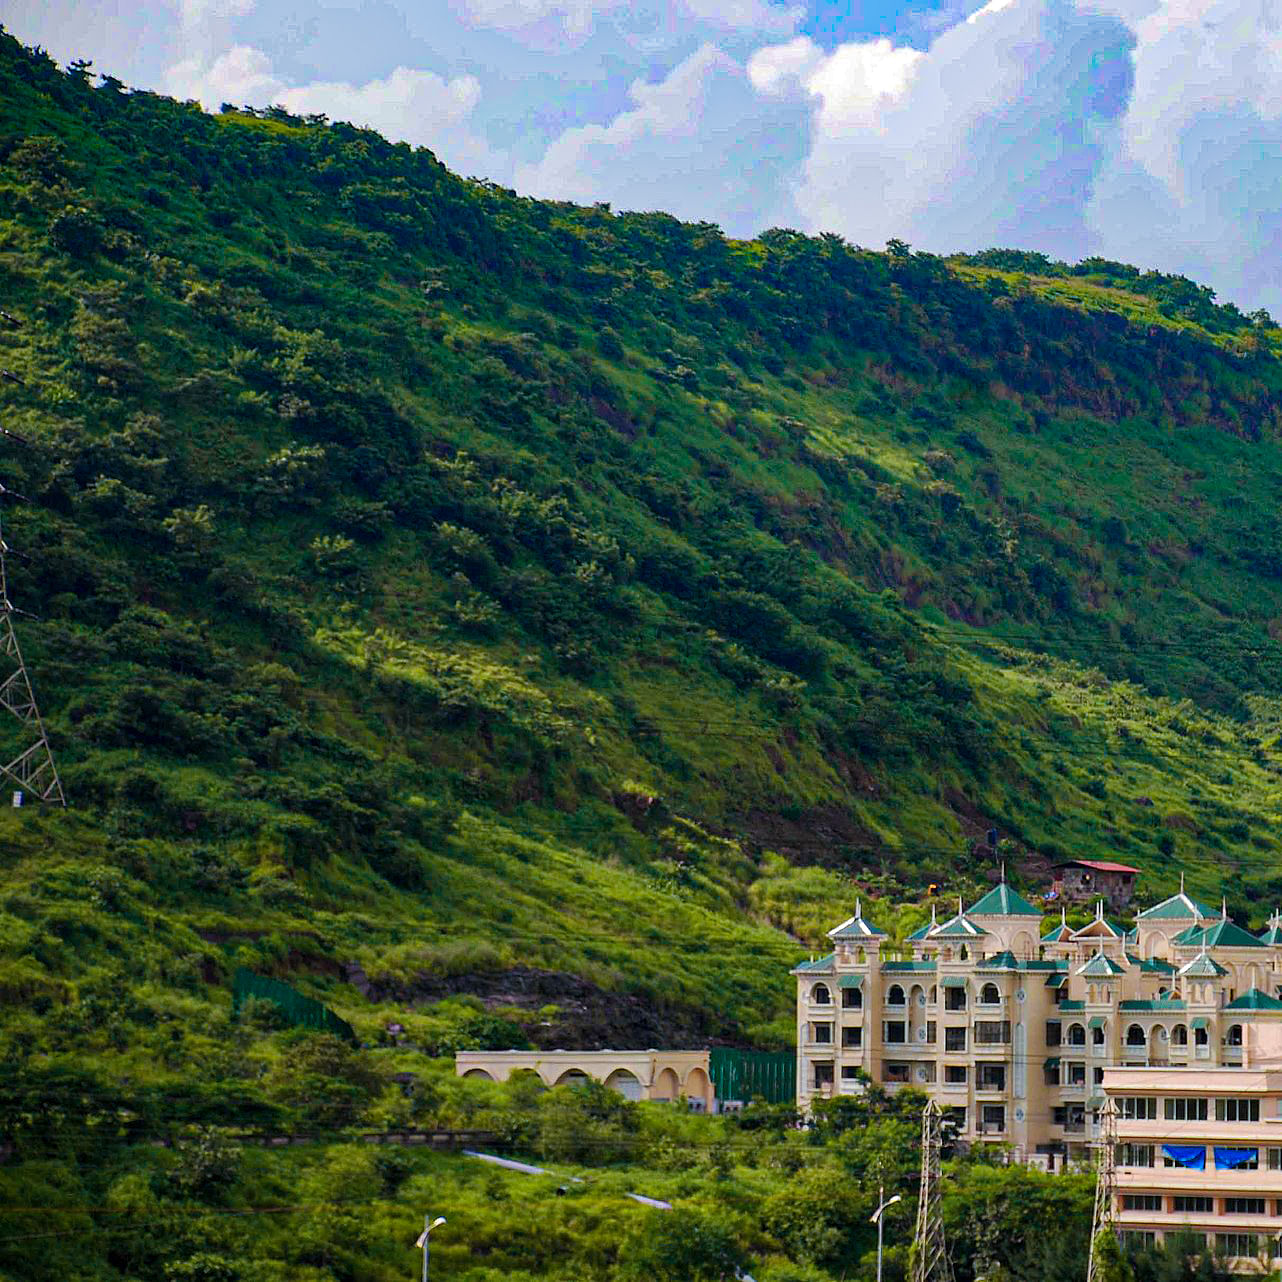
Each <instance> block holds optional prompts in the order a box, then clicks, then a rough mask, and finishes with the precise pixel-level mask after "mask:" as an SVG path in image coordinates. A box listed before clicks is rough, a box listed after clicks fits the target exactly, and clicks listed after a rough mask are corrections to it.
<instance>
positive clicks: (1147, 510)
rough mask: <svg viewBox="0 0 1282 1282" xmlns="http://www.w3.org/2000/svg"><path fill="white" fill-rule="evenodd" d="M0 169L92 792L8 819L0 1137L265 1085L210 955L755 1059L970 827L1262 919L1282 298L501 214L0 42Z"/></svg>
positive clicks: (825, 244) (712, 232) (1281, 598)
mask: <svg viewBox="0 0 1282 1282" xmlns="http://www.w3.org/2000/svg"><path fill="white" fill-rule="evenodd" d="M0 160H2V163H0V237H2V240H0V271H2V272H3V276H2V282H3V283H2V287H0V292H2V293H3V301H2V302H0V307H3V310H4V312H5V313H6V314H7V316H8V317H9V322H8V323H7V327H6V328H4V329H3V330H0V366H3V367H4V368H5V369H6V370H8V371H9V372H11V373H12V374H13V375H14V376H15V378H16V379H18V380H20V382H5V383H4V384H0V396H2V397H3V400H2V402H0V410H2V413H3V424H4V425H5V426H6V427H8V428H9V429H10V430H11V431H12V432H15V433H18V434H20V435H21V436H22V437H23V438H26V439H27V440H28V441H29V442H30V444H29V445H28V446H26V447H23V446H21V445H19V444H16V443H9V444H6V445H4V446H0V451H2V456H0V479H3V482H4V484H5V485H6V486H7V487H9V488H10V489H12V490H16V491H18V492H20V493H21V494H22V495H24V496H26V497H27V498H28V499H29V500H30V501H29V502H26V503H14V504H12V505H7V506H6V507H5V509H4V513H3V515H4V518H5V530H6V535H7V537H8V538H9V540H10V541H11V542H12V543H13V544H14V546H15V547H17V548H19V549H21V550H22V551H23V552H24V553H26V554H27V556H28V557H29V559H28V560H23V561H16V560H11V561H10V566H9V569H10V592H11V595H12V598H13V600H14V602H15V603H16V604H17V605H19V606H21V607H22V608H23V609H25V610H29V611H31V612H33V613H34V614H35V615H37V616H38V618H37V619H35V620H28V619H20V620H19V628H20V633H21V636H22V640H23V644H24V648H25V650H26V652H27V658H28V661H29V663H30V666H31V670H32V673H33V677H34V680H35V683H36V687H37V693H38V695H39V696H40V699H41V706H42V710H43V712H44V715H45V718H46V721H47V722H48V726H49V730H50V734H51V738H52V741H53V744H54V748H55V752H56V754H57V758H58V761H59V764H60V766H61V769H62V772H63V778H64V783H65V788H66V792H67V796H68V800H69V803H70V804H69V808H68V810H67V811H66V812H65V813H61V812H38V811H36V810H34V809H33V808H31V807H26V808H24V809H22V810H21V811H13V812H9V813H6V814H4V815H0V852H2V853H0V896H2V897H3V902H2V903H0V991H3V993H4V995H5V998H6V1001H5V1005H4V1012H5V1013H4V1015H3V1019H4V1021H5V1028H4V1039H5V1041H4V1045H5V1047H6V1054H7V1055H8V1063H9V1065H10V1067H11V1068H12V1070H13V1071H14V1073H15V1074H19V1075H20V1080H21V1081H22V1082H24V1083H25V1085H24V1088H23V1089H24V1091H26V1092H27V1093H26V1094H24V1095H22V1096H21V1100H20V1106H21V1108H25V1109H32V1108H36V1109H38V1108H41V1107H46V1106H47V1105H48V1104H49V1101H50V1100H55V1099H61V1098H63V1096H60V1095H59V1094H58V1093H59V1092H61V1091H65V1090H66V1089H67V1088H66V1087H65V1082H64V1079H63V1078H62V1077H60V1076H59V1075H60V1074H64V1075H65V1074H74V1075H75V1081H76V1082H77V1083H78V1085H77V1086H76V1089H78V1090H83V1091H86V1092H88V1093H89V1095H88V1096H87V1098H89V1097H93V1095H94V1093H95V1092H99V1091H106V1090H108V1089H109V1090H110V1091H111V1092H112V1093H113V1099H116V1100H117V1102H118V1103H119V1105H120V1107H128V1108H134V1107H135V1106H136V1107H138V1108H142V1105H141V1104H140V1103H139V1100H140V1099H142V1094H137V1095H136V1093H139V1092H141V1093H144V1094H145V1093H146V1092H153V1093H158V1094H156V1097H157V1098H159V1097H161V1096H165V1097H166V1098H168V1095H166V1093H167V1092H169V1093H172V1092H173V1091H177V1090H179V1089H180V1088H181V1089H183V1090H186V1091H187V1092H188V1094H189V1095H190V1096H191V1097H192V1099H193V1100H194V1102H193V1103H191V1109H192V1113H191V1116H192V1117H204V1116H213V1117H214V1118H215V1119H216V1118H218V1117H219V1116H221V1114H220V1113H219V1111H218V1110H219V1109H220V1108H223V1107H224V1106H226V1102H227V1100H229V1099H234V1101H235V1107H236V1108H238V1109H247V1110H250V1112H252V1111H253V1109H254V1108H256V1107H258V1106H259V1104H261V1103H262V1100H263V1099H265V1098H266V1096H265V1095H263V1093H262V1091H260V1090H259V1088H258V1086H257V1085H256V1084H255V1082H254V1081H251V1080H249V1078H250V1076H252V1075H248V1070H247V1069H246V1068H245V1063H244V1061H243V1058H241V1051H236V1052H235V1053H233V1052H232V1050H230V1049H229V1047H230V1045H231V1044H232V1042H234V1041H235V1039H236V1038H242V1040H243V1037H244V1035H245V1034H244V1032H243V1030H241V1031H237V1032H235V1033H234V1034H233V1031H232V1028H231V1025H230V1024H229V1019H230V989H229V978H230V975H231V973H232V971H233V970H234V969H235V968H236V967H237V966H246V967H248V968H250V969H252V970H255V971H257V972H259V973H264V974H272V975H276V976H278V977H282V978H286V979H288V980H289V981H290V982H292V983H294V984H296V985H297V986H298V987H299V988H300V989H302V990H303V991H305V992H307V993H309V994H311V995H313V996H317V997H320V998H322V999H323V1000H325V1001H326V1002H327V1003H328V1004H329V1005H330V1006H331V1007H332V1008H333V1009H334V1010H336V1011H337V1012H338V1013H339V1014H340V1015H341V1016H342V1017H343V1018H345V1019H347V1020H348V1021H350V1022H351V1023H352V1024H353V1025H354V1026H355V1028H356V1029H357V1031H358V1033H359V1034H360V1035H361V1036H362V1037H365V1038H366V1039H369V1040H373V1039H375V1038H376V1037H377V1036H378V1035H379V1031H380V1030H381V1029H382V1027H383V1025H384V1024H385V1023H386V1022H387V1021H388V1020H389V1019H392V1018H401V1019H412V1020H414V1021H416V1022H414V1023H413V1025H412V1030H413V1032H414V1034H415V1036H416V1037H417V1038H418V1039H419V1041H420V1043H422V1044H424V1045H432V1046H436V1047H438V1048H440V1049H448V1048H449V1047H451V1046H454V1045H466V1044H477V1043H478V1042H480V1043H485V1044H488V1043H489V1042H490V1041H495V1040H496V1039H497V1041H496V1044H500V1045H508V1044H510V1039H511V1038H512V1037H513V1036H521V1035H524V1036H528V1037H532V1038H534V1039H535V1040H539V1041H543V1042H544V1043H550V1044H563V1043H564V1042H565V1041H568V1040H570V1039H578V1040H581V1041H585V1042H590V1041H592V1040H593V1039H594V1038H597V1039H599V1038H608V1039H609V1040H610V1041H611V1042H612V1044H616V1045H617V1044H621V1041H622V1039H625V1038H629V1037H632V1038H644V1039H645V1040H643V1041H642V1042H641V1044H642V1045H650V1044H654V1043H656V1042H657V1041H659V1040H667V1041H669V1042H683V1043H703V1042H707V1041H709V1040H713V1041H724V1042H731V1043H738V1044H744V1045H765V1046H769V1045H781V1044H786V1043H787V1041H788V1039H789V1037H790V1032H791V1018H792V1017H791V984H790V981H789V979H788V976H787V969H788V967H789V966H790V965H791V964H793V963H794V962H795V961H796V959H797V958H798V956H800V955H803V954H804V953H805V952H806V951H807V950H808V949H813V948H815V947H818V946H819V945H821V944H822V942H823V940H822V932H823V930H824V929H826V928H827V927H828V926H829V925H831V924H832V922H833V921H834V920H837V919H838V917H839V914H840V913H841V912H843V911H844V910H845V908H846V907H848V901H849V900H850V898H851V897H852V896H853V894H854V887H855V886H858V887H859V888H860V889H861V890H862V891H863V893H865V895H873V896H876V897H877V898H878V899H879V900H880V901H881V902H880V904H879V906H878V909H877V914H878V915H880V917H881V918H882V919H883V920H884V921H886V922H887V923H888V924H890V925H893V926H895V927H896V928H897V929H899V930H903V929H906V928H910V927H911V926H912V925H915V924H916V923H917V922H918V921H920V920H921V916H920V914H921V912H922V910H921V909H920V908H916V907H915V905H916V903H917V901H918V900H920V898H921V897H922V895H923V893H924V891H925V889H926V887H927V886H928V885H929V884H930V883H938V884H939V885H940V886H941V887H942V890H943V892H944V893H946V894H953V893H970V892H971V891H973V890H975V889H976V888H977V887H978V886H980V885H981V884H983V882H984V880H985V878H986V877H987V876H989V875H990V874H991V872H992V870H993V864H994V862H995V858H994V857H992V856H989V855H987V854H985V853H984V852H982V851H976V850H975V843H976V841H977V839H980V838H982V835H983V834H984V833H985V831H986V830H987V829H989V828H992V827H995V828H997V829H999V831H1000V832H1001V834H1002V837H1003V846H1002V856H1003V857H1005V858H1006V859H1007V860H1008V861H1009V862H1010V866H1011V868H1012V870H1013V871H1014V873H1015V874H1016V876H1017V879H1020V880H1022V881H1023V883H1024V885H1025V887H1026V888H1027V889H1030V890H1037V889H1038V888H1039V887H1040V886H1041V884H1042V882H1043V880H1044V873H1045V869H1046V867H1047V863H1048V861H1049V860H1051V859H1053V858H1055V857H1059V856H1062V855H1069V854H1071V855H1083V856H1090V855H1107V856H1109V857H1113V858H1122V859H1125V860H1126V861H1128V862H1132V863H1134V864H1136V865H1137V866H1139V867H1141V868H1142V869H1143V870H1144V873H1143V876H1142V878H1141V893H1142V894H1156V893H1157V892H1158V891H1159V890H1161V889H1163V888H1169V887H1171V886H1172V885H1173V884H1174V882H1175V879H1176V877H1177V875H1178V872H1179V871H1180V870H1185V871H1186V872H1187V874H1188V877H1189V885H1190V889H1194V890H1196V891H1198V892H1199V893H1201V894H1203V895H1204V896H1211V897H1214V896H1216V895H1219V894H1220V893H1221V892H1225V893H1227V894H1228V896H1229V903H1230V906H1231V907H1232V908H1233V909H1234V910H1235V911H1237V912H1238V913H1239V914H1243V913H1247V912H1248V911H1249V914H1250V916H1251V917H1252V919H1253V920H1254V919H1257V918H1260V917H1261V916H1262V912H1263V906H1265V905H1270V904H1271V903H1272V902H1273V900H1274V899H1275V898H1276V897H1277V896H1279V895H1282V873H1279V871H1278V853H1279V838H1278V820H1279V814H1278V811H1279V796H1280V794H1279V767H1280V766H1282V741H1280V739H1279V735H1280V733H1282V700H1280V699H1279V695H1280V692H1282V644H1280V642H1279V638H1282V540H1280V538H1279V535H1280V534H1282V525H1280V524H1279V517H1278V515H1277V510H1276V494H1277V492H1278V485H1279V482H1280V481H1282V430H1280V429H1282V418H1280V415H1279V412H1280V409H1282V362H1280V361H1279V355H1278V354H1279V350H1280V349H1282V332H1279V331H1278V330H1277V329H1276V328H1274V327H1273V326H1272V323H1271V321H1269V320H1268V318H1267V317H1264V316H1261V315H1257V316H1255V317H1244V316H1242V315H1241V314H1240V313H1239V312H1237V311H1236V309H1234V308H1232V307H1220V306H1217V305H1216V304H1215V303H1214V302H1213V300H1212V299H1211V298H1210V297H1209V296H1208V292H1207V291H1205V290H1201V289H1199V288H1198V287H1196V286H1194V285H1193V284H1192V283H1191V282H1187V281H1183V280H1182V279H1180V278H1171V277H1164V276H1159V275H1157V274H1155V273H1149V274H1147V275H1145V276H1139V275H1138V274H1135V273H1134V271H1133V269H1128V268H1125V267H1123V266H1122V265H1119V264H1108V263H1103V264H1101V263H1098V262H1094V263H1087V264H1083V265H1082V267H1081V269H1080V270H1079V269H1069V268H1065V267H1064V266H1063V265H1056V264H1050V263H1048V262H1046V261H1044V260H1036V256H1028V255H1024V256H1021V255H1018V254H1015V253H1013V252H1011V251H1002V252H1001V253H994V254H989V255H978V256H974V257H972V258H969V259H957V260H942V259H939V258H936V257H933V256H930V255H925V254H917V253H913V252H911V250H910V249H909V248H908V247H907V246H903V245H899V244H897V243H893V242H892V244H891V246H890V247H889V248H888V250H887V251H886V252H884V253H881V252H871V251H867V250H863V249H859V248H856V247H853V246H850V245H847V244H846V243H844V242H843V241H841V240H840V239H839V238H837V237H834V236H821V237H817V238H812V237H806V236H803V235H800V234H798V233H795V232H791V231H786V230H773V231H770V232H766V233H764V234H763V235H762V236H760V237H759V238H758V239H756V240H754V241H751V242H742V241H733V240H728V239H727V238H726V237H724V236H723V235H722V234H721V232H720V231H719V230H718V229H717V228H716V227H713V226H710V225H690V224H683V223H680V222H678V221H676V220H675V219H672V218H670V217H668V216H666V215H663V214H657V213H647V214H616V213H614V212H612V211H611V210H610V209H608V208H607V207H604V206H597V207H594V208H590V209H585V208H579V207H575V206H572V205H568V204H556V203H549V202H542V201H534V200H529V199H525V198H522V197H519V196H518V195H516V194H515V193H513V192H510V191H507V190H504V189H502V188H499V187H495V186H492V185H486V184H481V183H476V182H467V181H464V180H461V179H459V178H457V177H455V176H454V175H452V174H451V173H449V172H448V171H447V170H445V169H444V168H443V167H442V166H441V165H440V164H439V163H438V162H437V161H436V160H435V159H434V158H433V157H432V156H431V155H430V153H428V152H426V151H423V150H417V151H415V150H412V149H410V148H409V147H407V146H404V145H393V144H390V143H388V142H386V141H384V140H383V139H382V138H380V137H378V136H377V135H375V134H373V133H370V132H368V131H362V130H358V129H355V128H353V127H351V126H347V125H341V124H333V123H329V122H326V121H324V120H322V119H311V118H309V119H307V120H302V119H298V118H295V117H292V116H289V115H288V114H286V113H284V112H282V111H280V110H277V109H271V110H266V111H261V112H253V111H250V110H248V109H246V110H227V111H224V112H223V113H222V114H221V115H218V116H210V115H206V114H204V113H202V112H201V111H200V110H199V109H198V108H197V107H195V106H194V105H191V104H186V105H184V104H179V103H176V102H173V101H171V100H168V99H166V98H163V97H159V96H157V95H154V94H150V93H143V92H132V93H128V92H123V89H122V86H121V85H120V84H119V82H116V81H114V80H111V79H108V80H106V81H105V82H104V83H103V84H102V85H101V86H98V87H94V82H93V79H92V77H91V76H90V75H89V74H88V71H87V69H86V68H84V67H80V68H73V69H72V70H71V71H70V72H69V73H63V72H60V71H59V70H58V69H57V68H56V67H55V66H54V65H53V64H52V63H51V62H49V61H48V60H47V59H46V58H44V57H43V56H42V55H39V54H35V53H32V52H29V51H26V50H24V49H22V48H21V47H20V46H19V45H18V44H17V43H16V42H15V41H13V40H12V39H11V38H9V37H7V36H4V37H3V38H2V39H0ZM852 883H853V884H852ZM898 905H910V906H909V907H906V908H904V909H903V910H901V909H900V908H899V907H898ZM353 965H354V966H357V967H359V968H361V969H363V972H364V976H365V980H366V981H368V982H365V981H361V982H360V983H359V985H358V984H357V983H353V982H351V981H352V979H353V977H354V976H356V977H358V971H356V970H354V969H351V967H352V966H353ZM457 994H463V995H464V997H462V998H460V997H458V996H457ZM469 994H470V995H472V997H473V998H475V997H476V996H477V995H479V996H480V997H481V998H483V999H484V1008H481V1007H482V1003H481V1002H478V1001H476V1000H472V999H469V998H468V997H467V996H466V995H469ZM411 1007H413V1008H414V1009H415V1010H416V1011H417V1014H415V1015H412V1016H406V1015H405V1011H406V1010H407V1009H410V1008H411ZM478 1008H481V1009H478ZM496 1021H497V1023H496ZM511 1021H515V1022H516V1024H519V1025H520V1027H519V1028H516V1027H515V1026H514V1024H513V1023H512V1022H511ZM251 1040H252V1039H251ZM261 1040H262V1042H263V1045H267V1044H269V1043H270V1042H271V1035H270V1034H268V1033H263V1034H262V1039H261ZM235 1044H236V1045H237V1046H240V1045H241V1042H236V1043H235ZM242 1049H243V1047H242ZM246 1053H247V1052H246ZM15 1080H17V1079H15ZM60 1083H62V1084H60ZM202 1091H203V1092H205V1095H203V1096H202V1095H201V1092H202ZM42 1092H43V1093H42ZM198 1097H199V1098H198ZM147 1098H152V1096H151V1095H148V1096H147ZM202 1100H203V1102H201V1101H202ZM211 1101H212V1102H211ZM114 1107H116V1105H114V1104H113V1108H114ZM202 1109H203V1110H204V1111H203V1112H202ZM211 1110H212V1111H211ZM143 1111H144V1112H145V1109H143ZM112 1116H115V1114H112Z"/></svg>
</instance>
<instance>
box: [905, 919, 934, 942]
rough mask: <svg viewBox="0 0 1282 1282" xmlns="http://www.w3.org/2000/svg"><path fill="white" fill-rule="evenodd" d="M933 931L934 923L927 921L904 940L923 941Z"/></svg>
mask: <svg viewBox="0 0 1282 1282" xmlns="http://www.w3.org/2000/svg"><path fill="white" fill-rule="evenodd" d="M934 929H935V923H934V922H933V921H928V922H927V923H926V924H925V925H924V926H918V927H917V929H916V930H914V931H913V933H912V934H911V935H905V936H904V938H905V939H906V940H908V941H910V942H911V941H912V940H914V939H925V938H926V936H927V935H929V934H930V932H931V931H932V930H934Z"/></svg>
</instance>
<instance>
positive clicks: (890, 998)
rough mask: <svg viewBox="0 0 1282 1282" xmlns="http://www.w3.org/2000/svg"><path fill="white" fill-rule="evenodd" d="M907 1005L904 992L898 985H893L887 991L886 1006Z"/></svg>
mask: <svg viewBox="0 0 1282 1282" xmlns="http://www.w3.org/2000/svg"><path fill="white" fill-rule="evenodd" d="M905 1004H906V1003H905V1001H904V990H903V989H902V988H901V987H900V986H899V985H898V984H891V986H890V987H889V988H888V989H886V1005H887V1006H903V1005H905Z"/></svg>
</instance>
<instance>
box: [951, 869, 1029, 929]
mask: <svg viewBox="0 0 1282 1282" xmlns="http://www.w3.org/2000/svg"><path fill="white" fill-rule="evenodd" d="M966 916H968V917H1036V918H1037V919H1038V920H1040V919H1041V916H1042V912H1041V909H1040V908H1034V907H1033V905H1032V904H1030V903H1029V902H1028V900H1027V899H1025V898H1024V896H1023V895H1021V894H1020V893H1019V891H1018V890H1016V889H1015V888H1014V887H1013V886H1011V885H1009V884H1008V883H1007V881H1006V877H1005V875H1004V874H1003V876H1002V880H1001V884H1000V885H997V886H994V887H993V888H992V890H990V891H989V892H988V894H986V895H984V896H983V897H982V898H981V899H979V900H978V901H977V902H976V903H973V904H971V906H970V907H969V908H968V909H967V910H966Z"/></svg>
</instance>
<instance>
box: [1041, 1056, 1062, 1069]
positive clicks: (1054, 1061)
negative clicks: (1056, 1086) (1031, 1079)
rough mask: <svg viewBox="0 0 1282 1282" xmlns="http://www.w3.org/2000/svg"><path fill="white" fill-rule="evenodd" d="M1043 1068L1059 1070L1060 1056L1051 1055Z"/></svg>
mask: <svg viewBox="0 0 1282 1282" xmlns="http://www.w3.org/2000/svg"><path fill="white" fill-rule="evenodd" d="M1042 1067H1043V1068H1058V1067H1059V1056H1058V1055H1050V1056H1047V1058H1046V1060H1045V1062H1044V1063H1043V1064H1042Z"/></svg>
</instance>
